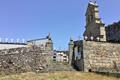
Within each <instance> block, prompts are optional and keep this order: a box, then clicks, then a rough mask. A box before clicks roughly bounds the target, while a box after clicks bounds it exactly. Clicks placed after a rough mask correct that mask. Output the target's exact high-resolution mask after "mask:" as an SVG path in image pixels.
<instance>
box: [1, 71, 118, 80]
mask: <svg viewBox="0 0 120 80" xmlns="http://www.w3.org/2000/svg"><path fill="white" fill-rule="evenodd" d="M0 80H120V78H116V77H108V76H103V75H100V74H96V73H84V72H77V71H59V72H54V73H38V74H36V73H33V72H28V73H22V74H16V75H0Z"/></svg>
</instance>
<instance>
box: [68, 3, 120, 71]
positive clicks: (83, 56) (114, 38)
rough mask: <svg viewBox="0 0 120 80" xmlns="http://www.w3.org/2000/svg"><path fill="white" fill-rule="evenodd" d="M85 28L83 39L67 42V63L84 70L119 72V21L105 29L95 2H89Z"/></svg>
mask: <svg viewBox="0 0 120 80" xmlns="http://www.w3.org/2000/svg"><path fill="white" fill-rule="evenodd" d="M85 28H86V30H85V32H84V34H83V35H84V40H77V41H74V40H70V42H69V60H70V62H69V63H71V64H72V65H73V67H75V68H76V69H78V70H80V71H85V72H89V71H93V72H109V73H120V49H119V48H120V44H119V43H118V42H119V41H120V22H118V23H115V24H113V25H109V26H108V27H106V30H105V26H104V23H103V22H102V21H101V19H100V17H99V11H98V5H97V3H96V2H95V3H94V2H89V4H88V8H87V12H86V26H85ZM113 42H115V43H113Z"/></svg>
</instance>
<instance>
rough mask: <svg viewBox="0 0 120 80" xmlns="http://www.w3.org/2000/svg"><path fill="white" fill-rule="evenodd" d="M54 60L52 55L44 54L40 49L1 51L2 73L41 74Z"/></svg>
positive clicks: (0, 68)
mask: <svg viewBox="0 0 120 80" xmlns="http://www.w3.org/2000/svg"><path fill="white" fill-rule="evenodd" d="M51 60H52V54H51V53H43V52H42V51H41V50H40V48H35V47H32V48H25V47H23V48H14V49H8V50H1V51H0V73H5V74H9V73H21V72H28V71H35V72H40V71H42V70H44V69H46V68H47V67H48V66H49V65H50V64H51Z"/></svg>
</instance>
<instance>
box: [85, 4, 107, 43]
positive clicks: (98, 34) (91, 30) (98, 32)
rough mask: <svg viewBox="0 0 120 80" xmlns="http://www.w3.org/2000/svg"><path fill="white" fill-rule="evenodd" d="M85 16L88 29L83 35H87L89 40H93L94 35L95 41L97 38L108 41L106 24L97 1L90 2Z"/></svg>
mask: <svg viewBox="0 0 120 80" xmlns="http://www.w3.org/2000/svg"><path fill="white" fill-rule="evenodd" d="M85 16H86V26H85V28H86V30H85V32H84V34H83V36H84V37H87V40H91V37H93V40H94V41H97V38H99V40H100V41H106V31H105V24H104V23H103V22H102V20H101V19H100V17H99V10H98V5H97V3H93V2H89V4H88V7H87V11H86V14H85Z"/></svg>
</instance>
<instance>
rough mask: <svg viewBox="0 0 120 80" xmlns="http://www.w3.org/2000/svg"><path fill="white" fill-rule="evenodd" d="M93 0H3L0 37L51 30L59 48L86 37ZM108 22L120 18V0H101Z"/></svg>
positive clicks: (31, 35)
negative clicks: (88, 11)
mask: <svg viewBox="0 0 120 80" xmlns="http://www.w3.org/2000/svg"><path fill="white" fill-rule="evenodd" d="M88 2H89V0H0V37H1V38H6V37H7V38H14V39H17V38H20V39H22V38H24V39H26V40H27V39H36V38H42V37H45V36H46V35H47V34H48V33H49V32H50V33H51V36H52V39H53V42H54V47H55V49H67V48H68V42H69V38H70V36H72V37H73V39H74V40H77V39H78V37H79V36H80V37H81V38H82V35H83V32H84V26H85V12H86V8H87V5H88ZM97 3H98V4H99V10H100V16H101V18H102V20H103V22H104V23H105V24H106V25H108V24H112V23H113V22H117V21H118V20H120V5H119V3H120V0H97Z"/></svg>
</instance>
